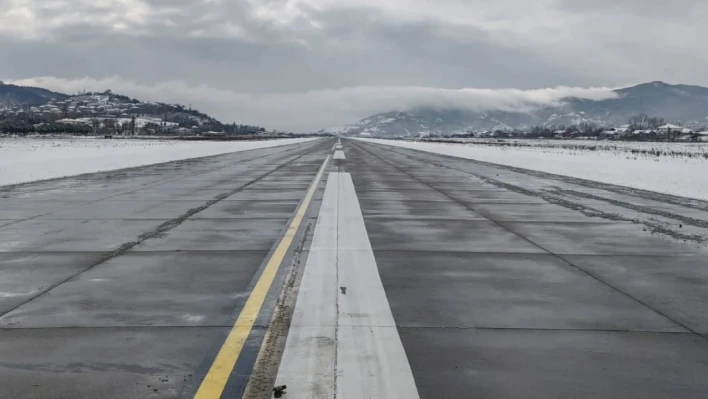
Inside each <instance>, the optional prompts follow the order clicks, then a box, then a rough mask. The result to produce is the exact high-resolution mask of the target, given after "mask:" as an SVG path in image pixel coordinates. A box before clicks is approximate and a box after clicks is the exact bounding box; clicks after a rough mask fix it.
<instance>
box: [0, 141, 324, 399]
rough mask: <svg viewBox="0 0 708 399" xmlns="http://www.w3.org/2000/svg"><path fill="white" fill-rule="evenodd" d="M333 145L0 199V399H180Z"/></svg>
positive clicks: (13, 190) (100, 177)
mask: <svg viewBox="0 0 708 399" xmlns="http://www.w3.org/2000/svg"><path fill="white" fill-rule="evenodd" d="M331 145H332V143H331V142H330V143H325V142H324V141H322V140H321V141H318V142H310V143H304V144H298V145H289V146H283V147H273V148H268V149H260V150H252V151H245V152H240V153H234V154H227V155H220V156H215V157H208V158H202V159H197V160H187V161H178V162H170V163H167V164H160V165H154V166H147V167H141V168H133V169H127V170H122V171H115V172H105V173H98V174H93V175H85V176H80V177H75V178H66V179H58V180H53V181H47V182H39V183H32V184H25V185H21V186H15V187H4V188H0V209H1V211H0V315H1V316H0V381H1V382H0V397H1V398H38V399H39V398H41V399H49V398H72V399H78V398H87V399H88V398H106V399H108V398H115V399H126V398H177V397H190V396H191V395H192V394H193V392H192V391H193V390H194V387H195V386H197V385H198V384H199V380H200V378H203V374H204V372H203V370H201V368H203V364H206V363H209V362H210V361H211V359H210V356H212V357H213V351H214V350H213V348H214V347H215V346H217V345H219V344H220V343H221V342H222V341H223V339H224V335H225V334H226V332H227V331H228V330H229V328H230V327H231V326H233V324H234V320H235V316H237V315H238V312H239V311H240V307H241V306H242V305H243V302H244V301H245V299H246V298H247V297H248V294H249V292H250V290H251V289H252V287H251V285H252V281H253V280H254V278H255V277H256V276H257V275H258V272H259V270H260V268H261V265H262V264H263V262H264V261H265V260H266V258H267V257H268V255H269V251H270V250H271V248H272V247H273V245H274V243H275V242H276V241H277V240H279V239H280V237H282V235H283V231H284V229H285V227H286V225H287V223H288V220H289V219H290V218H291V217H292V214H293V212H294V211H295V209H296V207H297V206H298V204H299V202H300V200H301V199H302V198H303V196H304V195H305V192H306V191H307V189H308V187H309V185H310V183H311V181H312V180H313V178H314V176H315V174H316V173H317V170H318V169H319V167H320V166H321V164H322V161H323V160H324V158H325V157H326V156H327V155H328V154H329V151H328V150H329V149H330V147H331ZM318 195H320V193H319V192H318ZM271 308H272V306H271ZM266 321H267V320H266ZM266 327H267V323H266V324H265V325H264V326H261V327H259V328H257V329H256V330H258V331H254V334H253V335H254V337H257V336H259V335H260V336H262V335H263V329H264V328H266ZM242 379H243V380H245V379H246V378H245V377H244V378H242Z"/></svg>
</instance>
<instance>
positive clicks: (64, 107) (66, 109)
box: [61, 101, 69, 119]
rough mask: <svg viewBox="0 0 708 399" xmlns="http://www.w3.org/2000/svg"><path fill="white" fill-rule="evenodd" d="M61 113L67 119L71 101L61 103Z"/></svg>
mask: <svg viewBox="0 0 708 399" xmlns="http://www.w3.org/2000/svg"><path fill="white" fill-rule="evenodd" d="M61 115H62V118H64V119H66V118H68V117H69V102H68V101H64V103H63V104H62V105H61Z"/></svg>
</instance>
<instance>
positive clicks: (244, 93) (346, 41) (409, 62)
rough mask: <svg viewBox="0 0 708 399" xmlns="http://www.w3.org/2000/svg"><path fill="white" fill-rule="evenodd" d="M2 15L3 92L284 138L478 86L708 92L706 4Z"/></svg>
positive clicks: (539, 3)
mask: <svg viewBox="0 0 708 399" xmlns="http://www.w3.org/2000/svg"><path fill="white" fill-rule="evenodd" d="M0 10H7V11H3V12H2V13H0V52H1V53H2V54H3V57H2V59H0V79H4V80H12V79H14V80H21V81H23V82H33V81H35V82H36V81H38V80H37V79H32V78H35V77H42V76H48V77H55V78H56V79H54V80H50V81H47V80H45V81H43V82H45V83H47V84H49V82H53V83H52V84H56V85H60V86H66V87H67V88H71V89H73V90H78V89H82V88H83V87H81V85H82V84H85V85H89V84H96V85H101V84H102V85H106V84H111V85H112V86H111V88H112V89H114V90H116V91H118V90H123V89H122V87H123V88H124V90H133V93H134V94H133V95H137V94H138V93H144V95H142V96H139V97H145V96H151V99H154V100H163V101H170V102H172V101H178V102H182V103H192V104H193V105H194V106H195V107H198V108H200V109H203V110H205V111H207V112H212V113H214V114H216V115H218V116H219V117H220V118H222V119H224V120H239V121H242V122H247V123H260V124H263V125H267V126H274V127H278V128H285V129H287V128H290V129H296V130H303V129H304V130H310V129H318V128H321V127H325V126H326V125H328V124H342V123H348V122H351V121H353V120H354V119H356V118H358V117H363V116H368V115H367V114H366V113H371V112H377V111H386V110H389V109H393V108H396V109H403V108H405V107H407V106H410V104H411V103H420V101H422V99H424V98H428V97H433V98H434V100H430V101H428V102H429V103H430V104H433V105H435V104H440V103H441V102H442V103H446V104H449V103H451V102H452V103H455V102H459V103H460V105H462V106H465V107H467V106H470V103H469V102H468V101H469V98H470V91H469V90H467V91H464V90H457V89H460V88H469V87H474V88H487V89H491V88H517V89H524V90H529V89H534V88H539V87H557V86H574V87H577V86H584V87H592V86H604V87H615V86H622V85H626V84H628V83H638V82H642V81H650V80H665V81H670V82H677V83H678V82H681V83H692V84H703V85H708V72H706V71H708V68H707V67H708V52H706V51H704V50H703V46H702V43H701V42H700V40H696V38H698V37H704V36H706V34H708V26H707V25H705V24H703V22H702V21H704V20H705V17H706V16H708V4H706V3H705V2H704V1H701V0H678V1H676V2H672V3H671V5H670V6H668V5H666V4H664V2H660V1H658V0H641V1H640V0H616V1H609V0H598V1H594V2H588V1H585V0H583V1H580V0H534V1H526V0H497V1H496V2H488V1H483V0H438V1H436V2H430V1H427V0H389V1H386V2H381V1H378V0H349V1H347V2H342V1H341V0H241V1H228V0H190V1H188V0H91V1H90V0H0ZM84 77H88V78H89V79H84ZM170 85H172V86H173V88H172V89H170V87H169V86H170ZM55 88H56V87H55ZM86 88H89V87H86ZM103 88H105V87H103ZM421 88H425V89H421ZM510 92H513V91H499V90H494V91H490V92H485V91H476V92H475V95H474V96H473V97H474V98H475V100H474V101H473V103H474V104H475V106H477V105H476V104H478V103H485V102H486V104H490V105H493V106H502V105H504V104H501V103H500V102H499V99H498V98H496V97H494V95H495V93H506V95H508V94H509V93H510ZM588 92H594V91H588ZM156 93H158V94H159V95H161V96H164V97H162V98H153V97H154V95H156ZM207 93H208V94H207ZM380 93H385V95H383V96H382V95H381V94H380ZM440 93H447V94H445V95H443V96H442V97H443V98H444V101H441V99H440V98H439V96H438V95H439V94H440ZM451 93H456V94H451ZM459 93H466V94H465V95H462V96H461V95H458V94H459ZM525 93H535V92H529V91H525ZM482 95H486V96H488V100H487V101H485V100H483V99H482V97H480V96H482ZM219 101H222V102H219ZM534 101H535V100H534ZM510 103H511V104H514V106H522V105H523V104H522V103H523V101H522V102H518V101H511V102H510ZM505 104H506V103H505ZM288 107H293V109H292V110H290V109H288ZM377 107H379V108H377Z"/></svg>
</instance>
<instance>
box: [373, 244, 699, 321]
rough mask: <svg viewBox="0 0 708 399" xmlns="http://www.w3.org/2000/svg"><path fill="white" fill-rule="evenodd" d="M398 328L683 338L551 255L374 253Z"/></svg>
mask: <svg viewBox="0 0 708 399" xmlns="http://www.w3.org/2000/svg"><path fill="white" fill-rule="evenodd" d="M376 261H377V264H378V265H379V271H380V273H381V279H382V280H383V284H384V288H385V289H386V294H387V296H388V299H389V302H390V303H391V309H392V311H393V315H394V317H395V319H396V323H397V325H398V326H400V327H441V328H471V327H481V328H530V329H578V330H620V331H628V330H629V331H659V332H663V331H673V332H688V331H687V330H685V329H683V328H682V327H681V326H679V325H677V324H676V323H674V322H672V321H671V320H669V319H667V318H666V317H664V316H661V315H660V314H658V313H656V312H655V311H653V310H651V309H650V308H648V307H646V306H644V305H642V304H640V303H639V302H637V301H635V300H633V299H631V298H629V297H627V296H626V295H623V294H621V293H619V292H617V291H616V290H614V289H612V288H610V287H608V286H607V285H605V284H603V283H601V282H599V281H597V280H596V279H594V278H592V277H590V276H589V275H587V274H585V273H583V272H581V271H579V270H577V269H576V268H574V267H572V266H570V265H568V264H567V263H566V262H564V261H562V260H560V259H558V258H557V257H555V256H552V255H532V254H474V253H460V252H452V253H445V252H396V251H377V252H376Z"/></svg>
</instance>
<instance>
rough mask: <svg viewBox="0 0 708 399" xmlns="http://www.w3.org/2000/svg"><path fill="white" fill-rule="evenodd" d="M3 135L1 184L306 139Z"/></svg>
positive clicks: (0, 168)
mask: <svg viewBox="0 0 708 399" xmlns="http://www.w3.org/2000/svg"><path fill="white" fill-rule="evenodd" d="M309 140H313V139H280V140H264V141H247V142H239V141H224V142H216V141H167V140H162V141H159V140H121V139H111V140H106V139H102V138H66V139H38V138H12V137H8V138H0V186H3V185H8V184H17V183H24V182H29V181H35V180H44V179H51V178H55V177H63V176H72V175H78V174H83V173H91V172H100V171H106V170H114V169H122V168H129V167H134V166H142V165H150V164H156V163H160V162H169V161H176V160H179V159H187V158H198V157H204V156H209V155H218V154H225V153H229V152H238V151H246V150H252V149H256V148H265V147H275V146H281V145H286V144H294V143H301V142H304V141H309Z"/></svg>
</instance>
